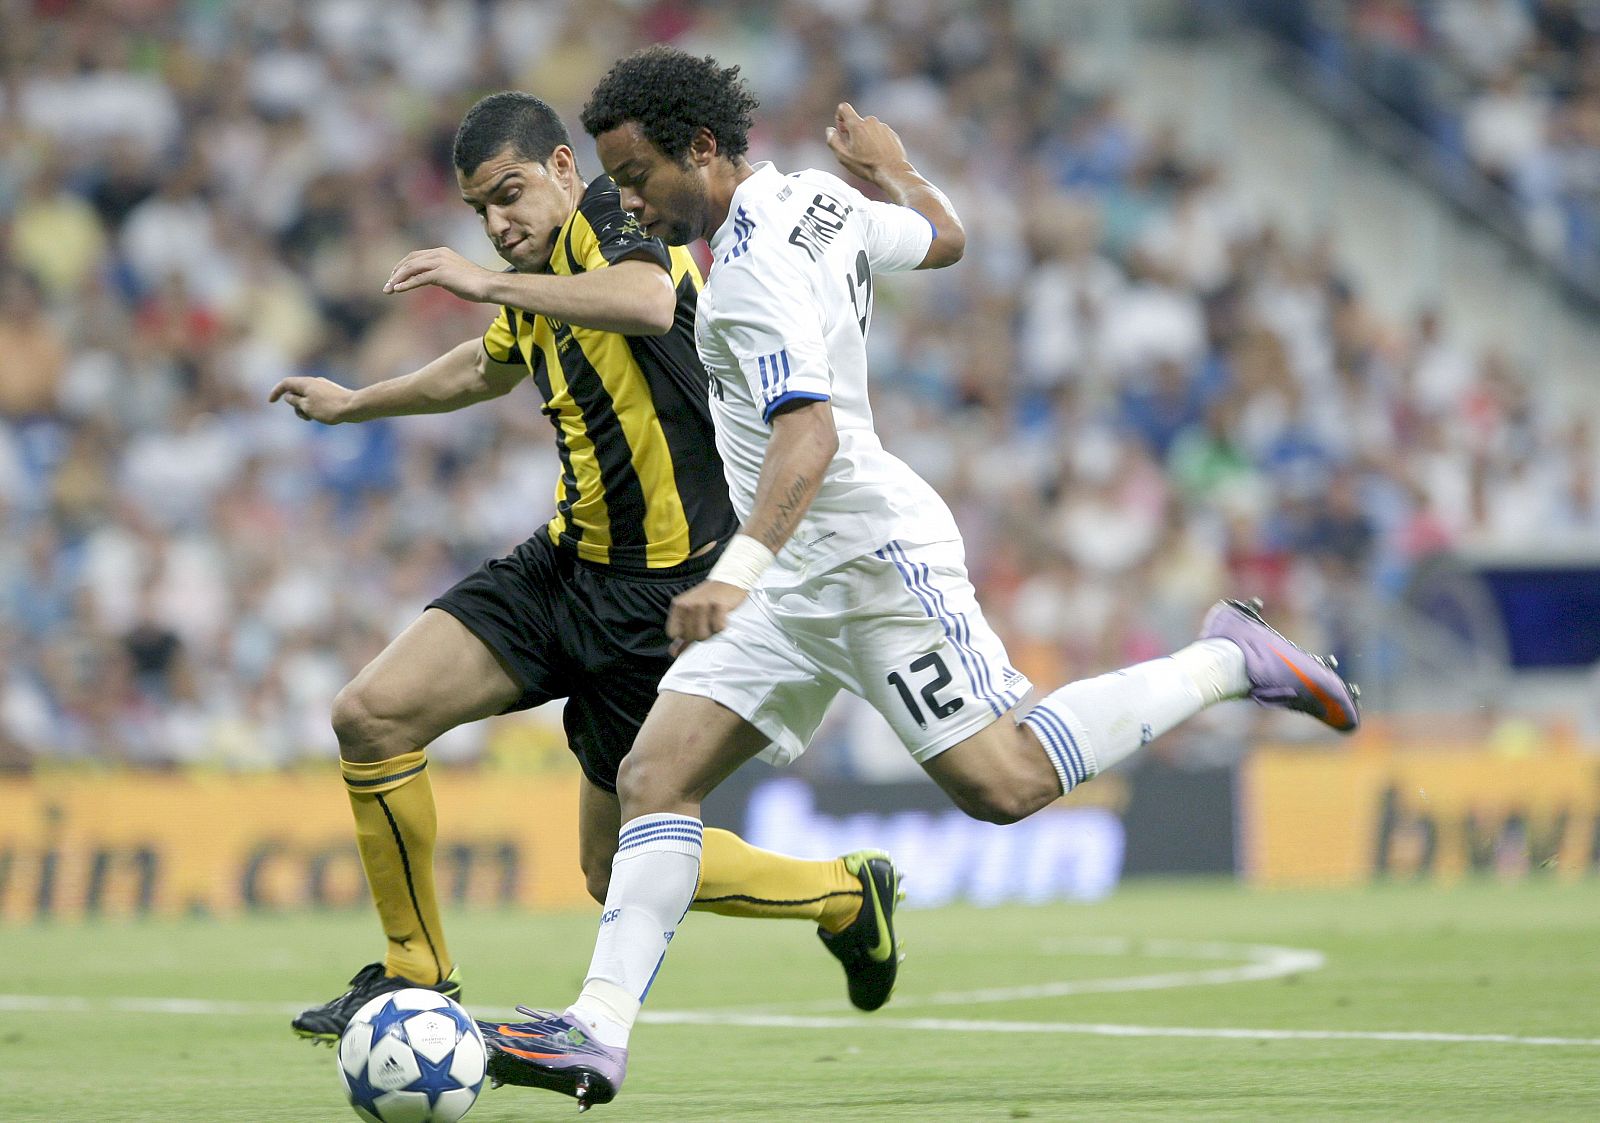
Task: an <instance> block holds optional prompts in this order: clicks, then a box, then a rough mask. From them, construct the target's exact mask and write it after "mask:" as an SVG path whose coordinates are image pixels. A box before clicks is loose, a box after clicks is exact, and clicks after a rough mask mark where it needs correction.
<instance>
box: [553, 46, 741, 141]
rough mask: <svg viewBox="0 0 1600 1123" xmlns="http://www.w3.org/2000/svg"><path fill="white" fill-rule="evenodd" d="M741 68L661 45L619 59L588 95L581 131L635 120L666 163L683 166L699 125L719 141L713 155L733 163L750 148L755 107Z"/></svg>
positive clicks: (599, 130)
mask: <svg viewBox="0 0 1600 1123" xmlns="http://www.w3.org/2000/svg"><path fill="white" fill-rule="evenodd" d="M759 104H760V102H758V101H757V100H756V99H755V96H754V95H753V94H751V93H750V91H749V89H747V88H746V87H745V84H744V82H743V80H742V79H740V77H739V68H738V67H737V66H730V67H728V68H727V69H723V68H722V67H720V66H718V65H717V60H716V59H714V58H711V57H710V56H709V55H708V56H707V57H705V58H696V57H695V56H694V55H691V54H688V53H687V52H685V51H680V50H678V49H677V48H675V47H668V46H665V45H663V44H660V43H658V44H656V45H655V46H653V47H645V48H644V49H643V50H639V51H635V52H634V53H633V54H631V55H629V56H627V57H626V58H624V59H621V60H620V61H618V62H617V64H616V65H615V66H613V67H612V68H611V69H610V71H609V72H607V74H606V76H605V77H604V78H602V79H600V84H599V85H598V86H596V87H595V88H594V93H592V94H590V95H589V104H588V105H585V106H584V107H583V127H584V129H585V130H586V131H587V132H588V134H589V135H590V136H599V135H600V134H601V133H604V132H610V131H611V130H612V129H614V128H616V127H617V126H618V125H621V124H624V123H625V122H628V121H636V122H638V124H639V128H640V131H642V132H643V133H644V136H645V139H646V140H648V141H650V142H651V143H652V144H654V145H655V146H656V147H657V148H659V149H661V151H662V152H663V153H664V154H665V155H666V156H667V158H668V159H670V160H675V161H677V162H679V163H682V162H683V159H684V157H685V156H687V155H688V153H689V144H690V142H691V141H693V140H694V135H695V133H696V131H698V130H699V129H700V128H701V127H702V126H703V127H705V128H706V129H709V130H710V131H711V135H712V136H714V137H716V138H717V152H718V154H720V155H723V156H726V157H728V158H729V159H731V160H737V159H738V158H739V157H741V156H743V155H744V154H745V151H746V150H747V149H748V148H749V147H750V136H749V134H750V115H751V114H752V113H753V112H754V111H755V108H756V106H757V105H759Z"/></svg>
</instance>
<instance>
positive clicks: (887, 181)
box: [872, 161, 967, 269]
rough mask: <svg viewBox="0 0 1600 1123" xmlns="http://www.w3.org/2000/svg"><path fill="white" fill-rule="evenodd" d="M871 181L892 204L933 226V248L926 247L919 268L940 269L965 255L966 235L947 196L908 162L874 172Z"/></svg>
mask: <svg viewBox="0 0 1600 1123" xmlns="http://www.w3.org/2000/svg"><path fill="white" fill-rule="evenodd" d="M872 181H873V183H875V184H876V185H877V186H878V187H879V188H880V189H882V191H883V193H884V194H885V195H887V196H889V198H890V199H891V200H892V201H893V202H895V203H898V204H899V205H900V206H902V207H909V208H910V209H912V210H914V211H916V212H917V213H918V214H920V215H922V216H923V217H924V218H926V219H927V220H928V221H929V222H931V223H932V224H933V231H934V237H933V244H932V245H931V246H929V247H928V256H927V257H925V258H923V261H922V266H921V267H922V268H924V269H942V268H944V267H945V266H946V265H954V264H955V263H956V262H957V261H960V260H961V255H962V254H963V253H964V252H965V251H966V246H967V232H966V229H965V227H963V226H962V225H961V218H960V216H958V215H957V214H956V209H955V207H954V206H953V205H952V204H951V202H950V199H949V196H947V195H946V194H945V193H944V192H943V191H940V190H939V189H938V188H937V187H935V186H934V185H933V183H932V182H930V181H929V180H928V179H926V178H925V177H924V176H923V175H922V173H920V172H918V171H917V169H916V168H914V167H913V166H912V165H911V163H910V162H909V161H901V162H899V163H896V164H891V165H887V166H885V167H882V168H877V169H874V174H873V177H872Z"/></svg>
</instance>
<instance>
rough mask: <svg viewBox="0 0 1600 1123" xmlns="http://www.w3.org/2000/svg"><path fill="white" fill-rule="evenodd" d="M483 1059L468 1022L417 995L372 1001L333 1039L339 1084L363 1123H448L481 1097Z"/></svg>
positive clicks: (434, 998)
mask: <svg viewBox="0 0 1600 1123" xmlns="http://www.w3.org/2000/svg"><path fill="white" fill-rule="evenodd" d="M487 1059H488V1053H487V1052H486V1050H485V1048H484V1044H483V1034H481V1033H479V1032H478V1025H477V1023H476V1022H474V1021H473V1020H472V1016H471V1015H469V1014H468V1013H467V1012H466V1011H465V1010H463V1009H462V1008H461V1006H460V1005H459V1004H457V1003H456V1002H455V1001H453V1000H451V999H449V998H446V997H445V996H444V995H442V994H440V993H439V992H438V991H433V990H424V989H422V988H420V987H409V988H407V989H405V990H396V991H391V992H389V993H388V994H380V995H379V996H378V997H377V998H374V999H373V1000H372V1001H371V1002H368V1003H367V1004H366V1005H365V1006H363V1007H361V1009H359V1010H357V1011H356V1016H355V1017H353V1018H351V1019H350V1024H349V1025H348V1026H346V1027H345V1031H344V1036H342V1037H341V1038H340V1039H339V1079H340V1080H341V1081H343V1082H344V1092H345V1095H346V1096H347V1097H348V1098H349V1100H350V1106H351V1107H353V1108H355V1109H356V1114H357V1115H359V1116H361V1118H363V1119H365V1120H367V1121H368V1123H455V1121H456V1120H457V1119H460V1118H461V1117H462V1116H463V1115H465V1114H466V1113H467V1109H468V1108H470V1107H471V1106H472V1105H473V1102H474V1101H476V1100H477V1098H478V1093H479V1092H480V1091H482V1090H483V1072H484V1066H485V1064H486V1062H487Z"/></svg>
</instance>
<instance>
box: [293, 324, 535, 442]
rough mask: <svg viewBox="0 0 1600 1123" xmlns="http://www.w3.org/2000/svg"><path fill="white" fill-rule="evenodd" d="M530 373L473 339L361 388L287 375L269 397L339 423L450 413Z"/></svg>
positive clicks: (312, 417) (311, 416)
mask: <svg viewBox="0 0 1600 1123" xmlns="http://www.w3.org/2000/svg"><path fill="white" fill-rule="evenodd" d="M526 374H527V370H526V368H520V367H517V366H514V365H508V364H501V363H493V362H490V361H489V356H488V354H487V353H486V352H485V351H484V349H483V341H482V340H481V339H469V340H467V341H466V342H464V343H461V344H458V345H457V346H455V347H452V348H451V349H450V350H448V351H446V352H445V353H444V354H443V355H440V356H439V357H438V358H437V359H435V360H433V362H431V363H429V364H428V365H427V366H425V367H422V368H421V369H419V370H414V371H412V372H411V373H410V374H404V375H401V376H400V377H398V378H390V379H387V380H386V381H383V382H375V383H373V384H372V385H371V386H363V387H362V388H361V389H359V390H352V389H350V388H349V387H346V386H340V385H339V384H338V383H337V382H331V381H329V380H328V379H326V378H312V377H309V376H307V375H295V376H293V377H290V378H285V379H284V380H283V381H282V382H280V383H278V384H277V385H276V386H274V387H273V388H272V392H271V393H270V394H268V395H267V401H269V402H275V401H277V400H278V399H279V398H282V399H283V400H284V401H286V402H288V403H289V405H290V406H292V407H293V408H294V411H295V413H296V414H298V415H299V416H300V417H302V418H304V419H305V420H307V421H320V422H322V423H323V424H324V425H338V424H340V423H341V422H346V421H371V420H373V419H374V418H378V417H398V416H403V415H408V414H416V413H449V412H450V411H451V410H457V409H461V408H462V407H464V406H470V405H472V404H473V403H475V402H481V401H486V400H488V399H489V398H498V397H500V396H501V395H502V394H505V393H506V392H508V391H509V390H510V389H511V388H512V387H513V386H515V385H516V384H517V383H518V382H520V381H521V380H522V379H523V377H524V376H525V375H526Z"/></svg>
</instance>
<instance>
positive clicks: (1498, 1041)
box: [640, 1010, 1600, 1048]
mask: <svg viewBox="0 0 1600 1123" xmlns="http://www.w3.org/2000/svg"><path fill="white" fill-rule="evenodd" d="M640 1020H641V1021H646V1022H655V1023H658V1024H663V1025H703V1026H736V1027H738V1028H741V1029H858V1030H859V1029H870V1030H879V1029H909V1030H922V1031H931V1032H943V1033H1072V1034H1080V1035H1090V1036H1095V1037H1200V1038H1220V1039H1224V1040H1245V1041H1416V1042H1431V1043H1436V1044H1445V1045H1570V1046H1578V1047H1581V1048H1600V1037H1519V1036H1517V1035H1515V1034H1509V1033H1428V1032H1420V1031H1417V1032H1414V1031H1409V1030H1343V1029H1236V1028H1231V1027H1226V1026H1217V1027H1206V1026H1129V1025H1099V1024H1094V1023H1090V1022H988V1021H980V1020H972V1019H966V1018H962V1019H955V1018H882V1017H874V1018H872V1019H871V1020H870V1021H869V1020H867V1019H864V1018H860V1017H855V1018H813V1017H802V1016H790V1015H783V1014H718V1013H708V1012H699V1011H694V1010H682V1011H678V1010H654V1011H648V1012H646V1013H644V1014H641V1015H640Z"/></svg>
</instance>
